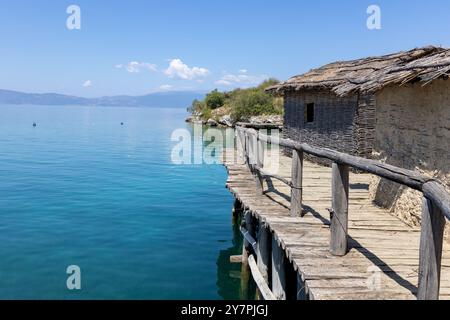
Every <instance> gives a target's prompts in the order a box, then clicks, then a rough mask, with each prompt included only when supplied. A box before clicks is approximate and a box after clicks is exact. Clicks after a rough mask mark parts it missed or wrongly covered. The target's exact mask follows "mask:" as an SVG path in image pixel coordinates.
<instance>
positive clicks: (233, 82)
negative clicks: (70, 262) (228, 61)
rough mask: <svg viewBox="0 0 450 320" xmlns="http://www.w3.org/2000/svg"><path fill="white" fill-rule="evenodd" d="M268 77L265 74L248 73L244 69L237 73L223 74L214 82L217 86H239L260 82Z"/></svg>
mask: <svg viewBox="0 0 450 320" xmlns="http://www.w3.org/2000/svg"><path fill="white" fill-rule="evenodd" d="M267 78H268V76H267V75H259V76H253V75H249V74H248V71H247V70H245V69H242V70H239V73H238V74H225V75H224V76H223V77H222V78H221V79H219V80H218V81H216V82H215V84H217V85H219V86H225V87H231V86H241V87H249V86H254V85H258V84H260V83H262V82H263V81H264V80H266V79H267Z"/></svg>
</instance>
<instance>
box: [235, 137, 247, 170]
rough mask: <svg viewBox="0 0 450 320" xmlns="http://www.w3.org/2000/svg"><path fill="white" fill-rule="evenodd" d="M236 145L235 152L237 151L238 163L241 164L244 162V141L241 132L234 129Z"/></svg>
mask: <svg viewBox="0 0 450 320" xmlns="http://www.w3.org/2000/svg"><path fill="white" fill-rule="evenodd" d="M236 140H237V141H236V145H237V150H238V155H237V158H238V163H239V164H241V163H243V162H244V161H245V153H244V152H245V151H244V149H245V146H244V143H245V141H244V139H243V138H242V131H241V130H239V129H236Z"/></svg>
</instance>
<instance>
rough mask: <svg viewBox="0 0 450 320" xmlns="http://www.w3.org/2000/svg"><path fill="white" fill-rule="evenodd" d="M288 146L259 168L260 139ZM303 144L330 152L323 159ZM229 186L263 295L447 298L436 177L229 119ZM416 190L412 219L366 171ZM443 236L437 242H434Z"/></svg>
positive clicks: (442, 211)
mask: <svg viewBox="0 0 450 320" xmlns="http://www.w3.org/2000/svg"><path fill="white" fill-rule="evenodd" d="M270 143H277V144H280V145H281V146H283V147H287V148H290V149H292V150H293V155H294V156H293V158H292V159H291V158H289V157H285V156H280V169H279V172H277V173H276V174H275V173H274V174H271V173H269V172H265V170H264V163H265V152H264V150H266V149H267V144H270ZM303 152H307V153H310V154H312V155H315V156H323V157H324V158H327V159H330V160H335V161H334V165H333V168H327V167H323V166H319V165H316V164H313V163H310V162H308V161H306V160H303ZM224 154H225V156H224V164H225V166H226V167H227V169H228V172H229V179H228V182H227V187H228V189H229V190H230V191H231V192H232V193H233V195H234V196H235V198H236V201H237V206H240V207H241V212H242V214H243V221H244V224H243V228H242V230H243V233H244V234H245V236H246V237H245V239H246V242H245V250H244V254H243V256H244V266H243V268H246V265H247V263H249V261H250V263H251V268H249V270H251V272H252V274H253V275H254V278H255V281H256V282H257V284H258V286H259V288H260V290H259V291H260V296H261V297H262V298H266V299H278V300H286V299H299V300H306V299H311V300H401V299H407V300H411V299H421V300H434V299H450V251H449V250H448V245H447V244H446V243H445V241H443V230H444V225H445V217H447V218H448V217H449V214H450V210H449V206H450V201H449V199H450V197H448V194H447V193H446V192H445V190H444V189H443V188H442V186H440V185H439V183H437V182H435V181H432V180H427V179H426V178H424V177H421V176H419V175H418V174H417V173H413V172H408V171H406V170H402V169H399V168H394V167H390V166H387V165H384V164H378V163H374V162H372V161H370V160H365V159H359V158H356V157H349V156H346V155H344V154H339V153H337V152H334V151H332V150H319V149H315V148H313V147H310V146H308V145H301V144H296V143H295V142H293V141H289V140H283V139H281V140H278V139H273V138H270V137H267V136H264V135H262V134H260V133H258V132H256V131H255V130H251V129H243V128H238V129H237V152H236V150H227V151H226V152H225V153H224ZM347 157H348V158H347ZM350 166H353V167H354V168H356V169H358V170H363V171H366V172H370V173H371V174H377V175H379V176H381V177H384V178H389V179H392V180H393V181H396V182H399V183H404V184H405V185H407V186H410V187H413V188H415V189H416V190H419V189H420V190H421V191H422V192H423V193H424V205H423V226H422V228H412V227H410V226H408V225H406V224H405V223H403V222H402V221H400V220H399V219H398V218H396V217H394V216H392V215H391V214H390V213H389V212H388V211H386V210H384V209H381V208H379V207H376V206H375V205H374V204H373V203H372V202H371V200H370V197H369V190H368V189H369V183H370V179H371V176H370V174H353V173H351V172H350V170H349V168H350ZM442 246H444V248H442Z"/></svg>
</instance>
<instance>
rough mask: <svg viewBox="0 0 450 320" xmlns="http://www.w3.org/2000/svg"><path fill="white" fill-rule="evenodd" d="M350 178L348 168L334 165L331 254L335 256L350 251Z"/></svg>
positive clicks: (343, 254)
mask: <svg viewBox="0 0 450 320" xmlns="http://www.w3.org/2000/svg"><path fill="white" fill-rule="evenodd" d="M349 177H350V170H349V167H348V166H346V165H340V164H337V163H333V182H332V183H333V186H332V190H333V211H332V214H331V243H330V252H331V254H333V255H335V256H345V255H346V254H347V251H348V199H349V180H350V178H349Z"/></svg>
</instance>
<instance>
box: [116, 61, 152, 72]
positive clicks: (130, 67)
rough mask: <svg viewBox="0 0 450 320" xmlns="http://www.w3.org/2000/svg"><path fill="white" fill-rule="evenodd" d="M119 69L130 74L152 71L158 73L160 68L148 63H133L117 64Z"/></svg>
mask: <svg viewBox="0 0 450 320" xmlns="http://www.w3.org/2000/svg"><path fill="white" fill-rule="evenodd" d="M116 68H117V69H124V68H125V70H127V71H128V72H130V73H140V72H141V71H152V72H156V71H158V69H157V68H158V67H157V65H156V64H152V63H148V62H138V61H131V62H129V63H128V64H126V65H123V64H117V65H116Z"/></svg>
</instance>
